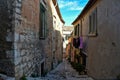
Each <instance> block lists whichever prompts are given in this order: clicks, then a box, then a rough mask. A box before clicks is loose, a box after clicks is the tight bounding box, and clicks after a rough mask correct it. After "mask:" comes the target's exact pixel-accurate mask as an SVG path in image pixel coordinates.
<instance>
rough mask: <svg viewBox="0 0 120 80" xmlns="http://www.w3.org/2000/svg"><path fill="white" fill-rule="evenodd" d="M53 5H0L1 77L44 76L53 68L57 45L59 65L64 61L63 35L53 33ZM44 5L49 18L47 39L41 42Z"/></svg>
mask: <svg viewBox="0 0 120 80" xmlns="http://www.w3.org/2000/svg"><path fill="white" fill-rule="evenodd" d="M50 1H52V0H49V1H48V0H1V1H0V11H1V12H0V36H1V38H0V73H4V74H7V75H8V76H13V77H15V79H16V80H19V79H20V77H22V76H23V75H25V76H31V75H37V76H42V75H44V74H45V73H47V72H49V71H50V70H51V69H52V66H53V52H52V48H53V45H54V46H55V47H56V49H57V50H56V53H57V55H56V56H55V57H56V59H57V61H58V62H59V61H60V60H61V58H60V57H59V56H60V55H61V53H62V51H61V50H62V48H61V47H62V46H60V44H61V45H62V37H61V34H60V33H59V32H57V34H53V32H56V31H55V30H54V29H53V14H52V11H51V7H50V6H51V4H50ZM41 4H43V5H44V7H45V9H46V18H47V19H46V20H47V21H46V36H45V38H44V39H40V38H39V29H40V27H41V26H40V5H41ZM52 34H53V35H54V38H53V35H52ZM55 35H56V36H57V38H56V36H55ZM56 40H57V42H55V41H56ZM59 41H60V42H59ZM53 42H55V44H53ZM58 53H60V54H58ZM8 65H9V66H8Z"/></svg>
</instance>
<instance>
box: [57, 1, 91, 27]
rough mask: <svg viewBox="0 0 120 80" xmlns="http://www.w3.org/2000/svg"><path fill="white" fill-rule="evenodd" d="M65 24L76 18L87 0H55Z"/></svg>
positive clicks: (67, 24)
mask: <svg viewBox="0 0 120 80" xmlns="http://www.w3.org/2000/svg"><path fill="white" fill-rule="evenodd" d="M57 1H58V4H59V8H60V11H61V15H62V17H63V19H64V21H65V25H66V26H69V25H71V23H72V22H73V21H74V20H75V19H76V18H77V16H78V15H79V14H80V12H81V11H82V10H83V8H84V7H85V5H86V4H87V2H88V1H89V0H57Z"/></svg>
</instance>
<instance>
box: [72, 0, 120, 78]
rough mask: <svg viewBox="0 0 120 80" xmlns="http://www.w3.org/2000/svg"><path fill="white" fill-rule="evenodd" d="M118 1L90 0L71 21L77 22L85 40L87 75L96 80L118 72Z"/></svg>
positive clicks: (110, 76) (119, 65)
mask: <svg viewBox="0 0 120 80" xmlns="http://www.w3.org/2000/svg"><path fill="white" fill-rule="evenodd" d="M119 4H120V1H119V0H97V1H96V0H90V1H89V2H88V4H87V5H86V7H85V8H84V10H83V11H82V13H81V14H80V15H79V16H78V17H77V18H76V20H75V21H74V22H73V24H74V25H76V23H77V22H78V24H79V25H80V27H81V29H82V30H81V33H82V36H83V40H84V42H85V43H86V48H85V51H86V53H87V55H88V57H87V63H86V65H87V66H86V68H87V72H88V75H89V76H92V77H93V78H95V79H98V80H100V79H107V80H108V79H116V77H117V76H118V75H119V74H120V63H119V60H120V59H119V57H120V54H119V53H120V50H119V47H120V45H119V44H120V42H119V40H120V37H119V34H120V26H119V24H120V23H119V19H120V14H119V12H120V5H119ZM79 30H80V29H79Z"/></svg>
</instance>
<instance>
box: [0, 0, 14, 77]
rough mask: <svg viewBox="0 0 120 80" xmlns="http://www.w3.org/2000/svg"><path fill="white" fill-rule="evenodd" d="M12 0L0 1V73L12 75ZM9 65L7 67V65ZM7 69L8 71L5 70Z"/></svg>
mask: <svg viewBox="0 0 120 80" xmlns="http://www.w3.org/2000/svg"><path fill="white" fill-rule="evenodd" d="M13 2H14V0H11V1H10V0H1V1H0V73H3V74H7V75H10V76H13V75H14V74H15V71H14V48H13V47H14V46H13V44H14V43H13V42H14V37H13V35H14V32H13V31H14V29H13V28H14V26H13V21H12V20H13V19H14V17H13V11H14V8H13V7H14V6H13ZM8 66H9V67H8ZM7 71H8V72H7Z"/></svg>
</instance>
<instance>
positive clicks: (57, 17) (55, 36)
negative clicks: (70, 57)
mask: <svg viewBox="0 0 120 80" xmlns="http://www.w3.org/2000/svg"><path fill="white" fill-rule="evenodd" d="M50 5H51V9H52V17H53V31H52V44H53V45H52V55H53V63H52V64H53V68H55V67H56V66H57V65H58V64H59V63H60V62H61V61H62V55H63V52H62V48H63V47H62V44H63V41H62V27H63V26H64V24H65V22H64V20H63V18H62V15H61V13H60V10H59V5H58V3H57V0H52V1H51V3H50Z"/></svg>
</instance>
